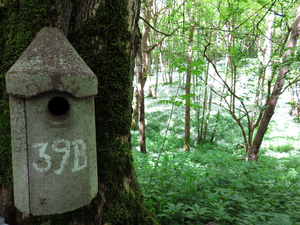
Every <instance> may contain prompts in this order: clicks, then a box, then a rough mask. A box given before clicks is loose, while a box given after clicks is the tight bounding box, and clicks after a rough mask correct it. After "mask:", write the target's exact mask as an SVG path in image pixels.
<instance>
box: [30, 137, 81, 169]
mask: <svg viewBox="0 0 300 225" xmlns="http://www.w3.org/2000/svg"><path fill="white" fill-rule="evenodd" d="M71 144H72V146H74V155H75V156H74V167H73V168H72V169H71V171H72V172H76V171H79V170H81V169H83V168H84V167H86V166H87V156H86V153H85V150H86V145H85V143H84V141H83V140H81V139H80V140H76V141H72V143H70V141H68V140H65V139H58V140H55V141H54V142H53V144H52V146H51V147H52V149H53V151H55V152H60V153H64V155H63V157H62V161H61V163H60V168H59V169H58V170H55V171H54V173H56V174H57V175H59V174H61V172H62V171H63V169H64V167H65V164H66V163H67V160H68V158H69V156H70V149H71ZM47 146H48V142H46V143H35V144H33V145H32V147H34V148H37V147H39V157H41V158H44V160H45V162H46V163H47V166H46V167H44V168H41V167H38V166H37V164H36V163H35V162H34V163H32V166H33V167H34V168H35V169H36V170H37V171H39V172H43V171H46V172H47V171H48V170H49V169H50V168H51V165H52V162H51V156H49V155H47V154H46V153H45V151H46V149H47ZM58 146H63V147H58ZM80 158H82V159H83V160H81V162H83V164H82V165H79V159H80Z"/></svg>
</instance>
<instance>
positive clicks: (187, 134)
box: [184, 16, 195, 152]
mask: <svg viewBox="0 0 300 225" xmlns="http://www.w3.org/2000/svg"><path fill="white" fill-rule="evenodd" d="M194 29H195V26H194V17H193V16H192V17H191V29H190V35H189V48H188V60H187V73H186V85H185V95H186V105H185V136H184V151H186V152H189V151H190V139H191V133H190V129H191V105H190V104H191V99H190V96H189V95H190V93H191V72H190V70H191V63H192V58H193V35H194Z"/></svg>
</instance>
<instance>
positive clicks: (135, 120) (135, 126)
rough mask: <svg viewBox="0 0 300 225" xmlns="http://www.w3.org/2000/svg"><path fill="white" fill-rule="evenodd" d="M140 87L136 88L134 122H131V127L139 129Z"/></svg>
mask: <svg viewBox="0 0 300 225" xmlns="http://www.w3.org/2000/svg"><path fill="white" fill-rule="evenodd" d="M138 93H139V92H138V88H136V91H135V94H134V96H135V104H134V108H133V116H132V123H131V129H132V130H137V129H139V122H138V120H139V108H138V105H139V101H138Z"/></svg>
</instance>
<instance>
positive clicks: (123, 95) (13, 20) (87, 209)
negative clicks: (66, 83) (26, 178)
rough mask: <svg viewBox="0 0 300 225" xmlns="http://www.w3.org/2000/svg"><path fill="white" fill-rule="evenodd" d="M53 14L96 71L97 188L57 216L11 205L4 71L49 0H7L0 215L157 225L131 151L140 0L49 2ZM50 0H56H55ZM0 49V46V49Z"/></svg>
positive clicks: (0, 73)
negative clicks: (88, 197)
mask: <svg viewBox="0 0 300 225" xmlns="http://www.w3.org/2000/svg"><path fill="white" fill-rule="evenodd" d="M51 2H52V6H51V9H52V11H51V18H52V23H53V24H54V26H55V27H58V28H60V29H62V31H63V32H64V34H65V35H66V36H67V37H68V39H69V41H70V42H71V43H72V45H73V46H74V48H75V49H76V50H77V52H78V53H79V55H80V56H81V57H82V58H83V60H84V61H85V62H86V63H87V65H88V66H89V67H90V68H91V70H92V71H93V72H94V73H95V74H96V75H97V77H98V81H99V88H98V92H99V94H98V95H97V96H96V97H95V115H96V117H95V120H96V140H97V155H98V156H97V166H98V187H99V192H98V194H97V196H96V197H95V199H94V200H92V202H91V204H89V205H87V206H84V207H82V208H79V209H77V210H74V211H71V212H67V213H63V214H60V215H49V216H33V215H31V214H30V215H28V214H25V213H22V212H20V211H19V210H18V209H16V208H15V206H14V203H13V185H12V180H13V175H12V159H11V147H10V128H9V127H10V125H9V109H8V98H7V95H6V94H5V93H3V90H5V86H4V75H5V73H6V72H7V71H8V69H9V68H10V67H11V66H12V64H13V63H14V62H15V61H16V60H17V59H18V58H19V56H20V55H21V53H22V52H23V51H24V50H25V49H26V48H27V47H28V45H29V44H30V43H31V41H32V40H33V39H34V37H35V34H36V32H38V31H39V30H40V29H41V28H42V27H44V26H48V23H46V22H45V21H48V15H47V13H46V12H48V7H47V1H33V0H27V1H18V0H16V1H5V5H4V6H3V5H2V6H1V7H0V11H1V20H0V33H1V39H0V50H1V54H0V91H1V93H0V96H1V97H0V102H1V103H0V104H1V107H0V127H1V129H0V154H1V155H0V190H1V192H0V201H1V199H2V201H3V204H4V205H3V206H2V207H0V217H1V216H2V217H4V218H5V222H6V223H8V224H10V225H13V224H25V225H26V224H29V225H36V224H42V223H44V222H47V221H51V224H98V225H103V224H120V225H121V224H122V225H125V224H128V225H131V224H136V225H139V224H158V223H157V222H156V218H155V216H154V215H153V214H152V213H150V212H149V210H148V209H146V208H145V206H144V199H143V195H142V191H141V189H140V187H139V184H138V182H137V178H136V175H135V172H134V167H133V163H132V161H133V160H132V155H131V149H130V123H131V110H132V107H131V100H132V79H133V69H134V59H135V56H136V51H137V42H138V38H139V37H138V35H139V31H138V18H139V10H140V0H115V1H112V0H105V1H104V0H98V1H96V0H77V1H76V3H75V2H74V1H70V0H58V1H51ZM54 2H56V3H55V4H54ZM2 50H3V51H2Z"/></svg>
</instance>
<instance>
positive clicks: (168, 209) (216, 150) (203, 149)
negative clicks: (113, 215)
mask: <svg viewBox="0 0 300 225" xmlns="http://www.w3.org/2000/svg"><path fill="white" fill-rule="evenodd" d="M177 77H178V74H177V76H174V77H173V79H174V80H175V81H176V80H177ZM148 79H149V78H148ZM159 82H160V85H159V86H158V98H157V99H154V98H152V97H151V98H150V97H147V95H148V85H149V83H151V84H152V90H153V93H154V83H155V79H154V77H152V80H151V81H149V80H148V81H147V83H146V85H145V90H146V91H145V119H146V144H147V154H141V153H140V152H139V132H138V131H132V146H133V148H132V149H133V156H134V159H135V167H136V173H137V175H138V180H139V182H140V184H141V186H142V188H143V191H144V195H145V204H146V205H147V207H148V208H149V209H150V210H151V211H153V212H154V213H156V215H157V216H158V219H159V222H160V223H161V224H168V225H169V224H173V225H175V224H206V223H208V222H216V223H218V224H256V225H259V224H282V225H283V224H284V225H289V224H300V214H299V212H300V191H299V190H300V182H299V178H300V143H299V136H300V126H299V124H297V123H295V122H294V121H293V118H292V117H291V116H290V115H289V111H290V105H288V104H287V102H288V101H290V94H289V93H288V92H285V93H284V94H282V95H281V96H280V99H279V102H278V105H277V107H276V110H275V111H276V112H275V114H274V116H273V117H272V121H271V123H270V125H269V128H268V131H267V133H266V136H265V138H264V141H263V144H262V147H261V149H260V154H259V161H258V162H257V163H247V162H245V161H243V160H238V159H240V158H245V152H244V150H243V149H238V150H236V145H237V144H243V139H242V135H241V132H240V130H239V127H238V126H237V124H236V122H235V121H234V120H233V119H232V118H231V116H230V115H229V114H228V113H227V112H226V111H222V112H221V117H220V122H219V125H218V128H217V133H216V136H215V141H214V144H211V143H206V144H197V133H198V132H197V124H198V119H197V114H196V110H192V111H191V126H192V128H191V153H189V154H187V153H185V152H184V149H183V142H184V104H182V105H181V106H178V107H177V106H172V105H170V104H165V103H163V104H161V103H160V102H161V101H164V100H169V99H170V98H171V97H172V96H178V97H177V98H176V100H177V101H183V100H181V99H180V95H184V90H182V89H181V88H178V82H174V83H173V84H172V85H170V84H162V81H161V79H160V81H159ZM218 101H219V100H218V99H213V102H215V103H216V104H215V105H214V106H213V108H212V110H213V111H212V113H211V118H210V125H209V129H208V135H207V140H209V139H210V138H211V134H212V131H213V128H214V125H215V121H216V113H217V104H218ZM168 124H170V125H169V128H168V132H167V134H166V131H167V127H168ZM164 140H165V141H164Z"/></svg>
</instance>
